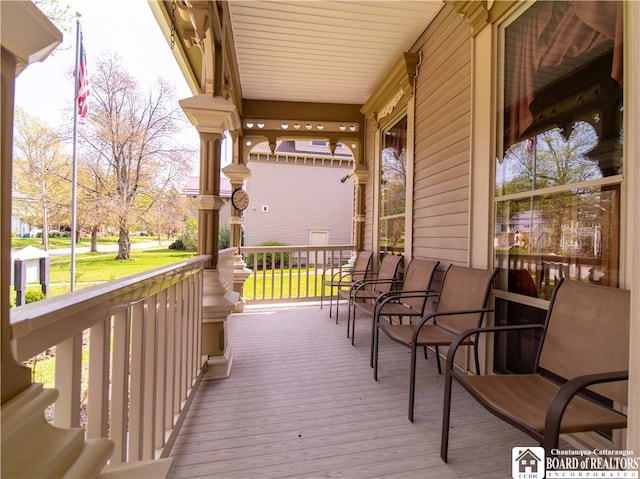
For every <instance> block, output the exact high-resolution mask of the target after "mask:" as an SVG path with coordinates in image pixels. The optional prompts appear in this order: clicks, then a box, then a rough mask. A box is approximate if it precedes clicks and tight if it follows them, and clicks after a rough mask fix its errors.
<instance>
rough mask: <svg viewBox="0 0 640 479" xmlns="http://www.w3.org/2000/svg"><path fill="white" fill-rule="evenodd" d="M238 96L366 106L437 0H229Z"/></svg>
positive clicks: (436, 8)
mask: <svg viewBox="0 0 640 479" xmlns="http://www.w3.org/2000/svg"><path fill="white" fill-rule="evenodd" d="M228 4H229V12H230V16H231V23H232V29H233V38H234V43H235V52H236V57H237V62H238V70H239V73H240V81H241V88H242V96H243V98H244V99H249V100H272V101H290V102H291V101H293V102H314V103H343V104H360V105H361V104H363V103H364V102H365V101H366V100H367V99H368V98H369V96H370V95H371V94H372V93H373V92H374V91H375V89H376V88H377V86H378V85H379V84H380V83H381V82H382V80H383V79H384V77H385V75H386V74H387V73H388V72H389V70H391V68H392V66H393V65H394V64H395V63H396V62H397V61H398V59H399V58H400V56H401V54H402V52H405V51H408V50H409V49H410V48H411V46H412V44H413V42H414V41H415V40H416V39H417V38H418V36H419V35H420V34H421V33H422V31H423V30H424V29H425V28H426V26H427V25H428V24H429V23H430V22H431V20H432V19H433V17H434V16H435V15H436V14H437V13H438V11H439V10H440V9H441V7H442V6H443V1H442V0H420V1H404V0H378V1H375V0H374V1H327V0H322V1H320V0H308V1H302V0H292V1H255V0H230V1H229V2H228Z"/></svg>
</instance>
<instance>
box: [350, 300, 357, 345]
mask: <svg viewBox="0 0 640 479" xmlns="http://www.w3.org/2000/svg"><path fill="white" fill-rule="evenodd" d="M352 309H353V312H352V321H353V322H352V323H351V346H355V345H356V305H355V302H354V304H353V308H352Z"/></svg>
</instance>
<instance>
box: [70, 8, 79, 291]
mask: <svg viewBox="0 0 640 479" xmlns="http://www.w3.org/2000/svg"><path fill="white" fill-rule="evenodd" d="M76 16H77V17H78V19H77V20H76V69H75V74H74V75H73V76H74V80H75V81H74V83H75V87H74V95H73V158H72V173H71V278H70V282H69V285H70V289H71V291H73V289H74V286H75V278H76V181H77V174H78V164H77V162H76V147H77V142H78V90H79V88H80V85H79V84H78V78H79V76H80V36H81V33H80V14H79V13H77V12H76Z"/></svg>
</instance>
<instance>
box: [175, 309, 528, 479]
mask: <svg viewBox="0 0 640 479" xmlns="http://www.w3.org/2000/svg"><path fill="white" fill-rule="evenodd" d="M341 309H342V308H341ZM343 311H344V313H346V308H345V309H344V310H343ZM344 318H345V319H344V320H342V321H341V323H340V325H336V324H335V321H334V320H333V319H330V318H329V317H328V310H327V309H326V308H325V309H323V310H320V308H319V307H318V306H317V305H313V306H300V305H290V306H286V307H281V306H280V307H273V306H262V307H260V308H251V309H249V310H248V311H247V312H245V313H241V314H235V315H233V316H232V317H231V318H230V319H229V323H228V330H229V340H230V342H231V344H232V345H233V356H234V363H233V369H232V375H231V377H230V378H228V379H224V380H216V381H205V382H203V383H202V385H201V387H200V389H199V390H198V393H197V396H196V397H195V399H194V402H193V404H192V407H191V410H190V411H189V414H188V417H187V418H186V420H185V423H184V426H183V428H182V430H181V432H180V435H179V437H178V439H177V441H176V444H175V446H174V448H173V451H172V457H173V460H174V464H173V467H172V469H171V473H170V476H169V477H171V478H173V479H177V478H196V477H216V478H283V477H290V478H305V477H308V478H315V477H335V478H349V479H352V478H353V479H355V478H414V477H415V478H437V479H445V478H457V479H460V478H508V477H511V449H512V447H515V446H535V445H537V444H536V443H535V441H533V440H532V439H531V438H529V437H528V436H526V435H525V434H524V433H521V432H519V431H517V430H515V429H514V428H512V427H510V426H508V425H507V424H505V423H503V422H502V421H500V420H499V419H497V418H495V417H494V416H493V415H491V414H490V413H488V412H486V411H485V410H484V409H483V408H482V407H481V406H479V405H478V404H477V403H475V402H474V401H473V400H471V399H470V397H469V396H468V395H467V394H466V393H465V392H463V391H462V390H461V389H460V388H457V389H455V390H454V396H453V397H454V402H453V409H452V410H453V413H452V416H453V422H452V429H451V439H450V442H451V444H450V451H449V463H448V464H445V463H443V462H442V461H441V459H440V455H439V451H440V428H441V417H442V397H443V392H442V391H443V382H444V381H443V378H442V377H441V376H439V375H438V373H437V369H436V365H435V360H434V358H433V355H430V356H429V360H428V361H425V360H420V361H419V366H418V389H417V395H416V415H415V422H414V423H413V424H412V423H410V422H409V421H408V420H407V402H408V376H409V352H408V350H407V349H405V348H403V347H401V346H399V345H397V344H395V343H392V342H390V341H389V340H387V339H386V337H385V338H383V339H382V341H381V345H380V370H379V380H378V382H375V381H374V380H373V374H372V369H371V368H370V367H369V331H370V322H369V321H365V320H361V321H358V327H357V331H356V339H357V341H356V346H355V347H353V346H351V343H350V341H349V340H347V338H346V316H345V317H344ZM382 336H384V335H382ZM382 336H381V337H382Z"/></svg>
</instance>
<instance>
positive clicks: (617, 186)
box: [493, 1, 624, 372]
mask: <svg viewBox="0 0 640 479" xmlns="http://www.w3.org/2000/svg"><path fill="white" fill-rule="evenodd" d="M525 8H526V7H523V8H522V9H521V10H520V11H519V12H518V13H517V15H518V16H517V18H515V19H514V20H513V21H512V22H511V23H509V24H508V25H507V26H506V27H504V28H503V29H502V30H501V35H500V38H501V43H502V44H501V56H502V61H501V62H500V63H501V64H502V65H503V70H502V72H501V80H500V81H501V87H500V88H501V90H502V103H501V104H502V112H501V114H500V115H499V118H500V121H501V125H502V133H501V134H500V135H499V138H498V140H499V144H498V151H500V152H502V153H501V154H499V155H498V157H497V158H496V162H495V201H494V207H495V208H494V211H495V216H494V221H495V224H494V227H495V230H494V242H493V251H494V264H495V266H496V267H497V268H499V274H498V278H497V281H496V288H497V289H498V290H500V291H501V292H502V293H500V294H498V293H496V295H497V296H498V297H497V299H496V312H495V320H496V324H528V323H542V322H543V321H544V318H545V310H544V307H543V305H544V302H540V301H538V300H539V299H543V300H548V299H549V298H550V296H551V292H552V291H553V288H554V287H555V285H556V283H557V281H558V279H559V278H567V279H570V280H575V281H584V282H590V283H594V284H599V285H602V286H609V287H618V284H619V279H620V278H619V274H620V271H619V269H620V268H619V266H620V262H619V257H620V229H621V228H620V192H621V187H622V181H623V177H622V173H623V166H624V161H623V155H622V151H623V138H624V134H623V133H624V132H623V129H622V125H623V114H624V108H623V88H622V67H623V65H622V24H623V22H622V2H620V1H610V2H609V1H600V2H599V1H595V2H581V1H563V2H546V1H538V2H535V3H533V4H531V5H530V6H529V7H528V8H526V9H525ZM510 20H511V19H510ZM533 298H535V299H533ZM532 305H538V306H540V307H533V306H532ZM537 345H538V340H537V337H535V335H532V336H530V337H529V336H524V337H522V336H521V337H516V336H508V335H503V336H500V337H497V338H496V341H495V343H494V357H495V358H496V360H495V364H494V366H495V368H496V370H498V371H503V372H504V371H525V370H526V369H527V368H528V367H530V366H531V365H532V364H533V361H534V360H535V352H536V349H537Z"/></svg>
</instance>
